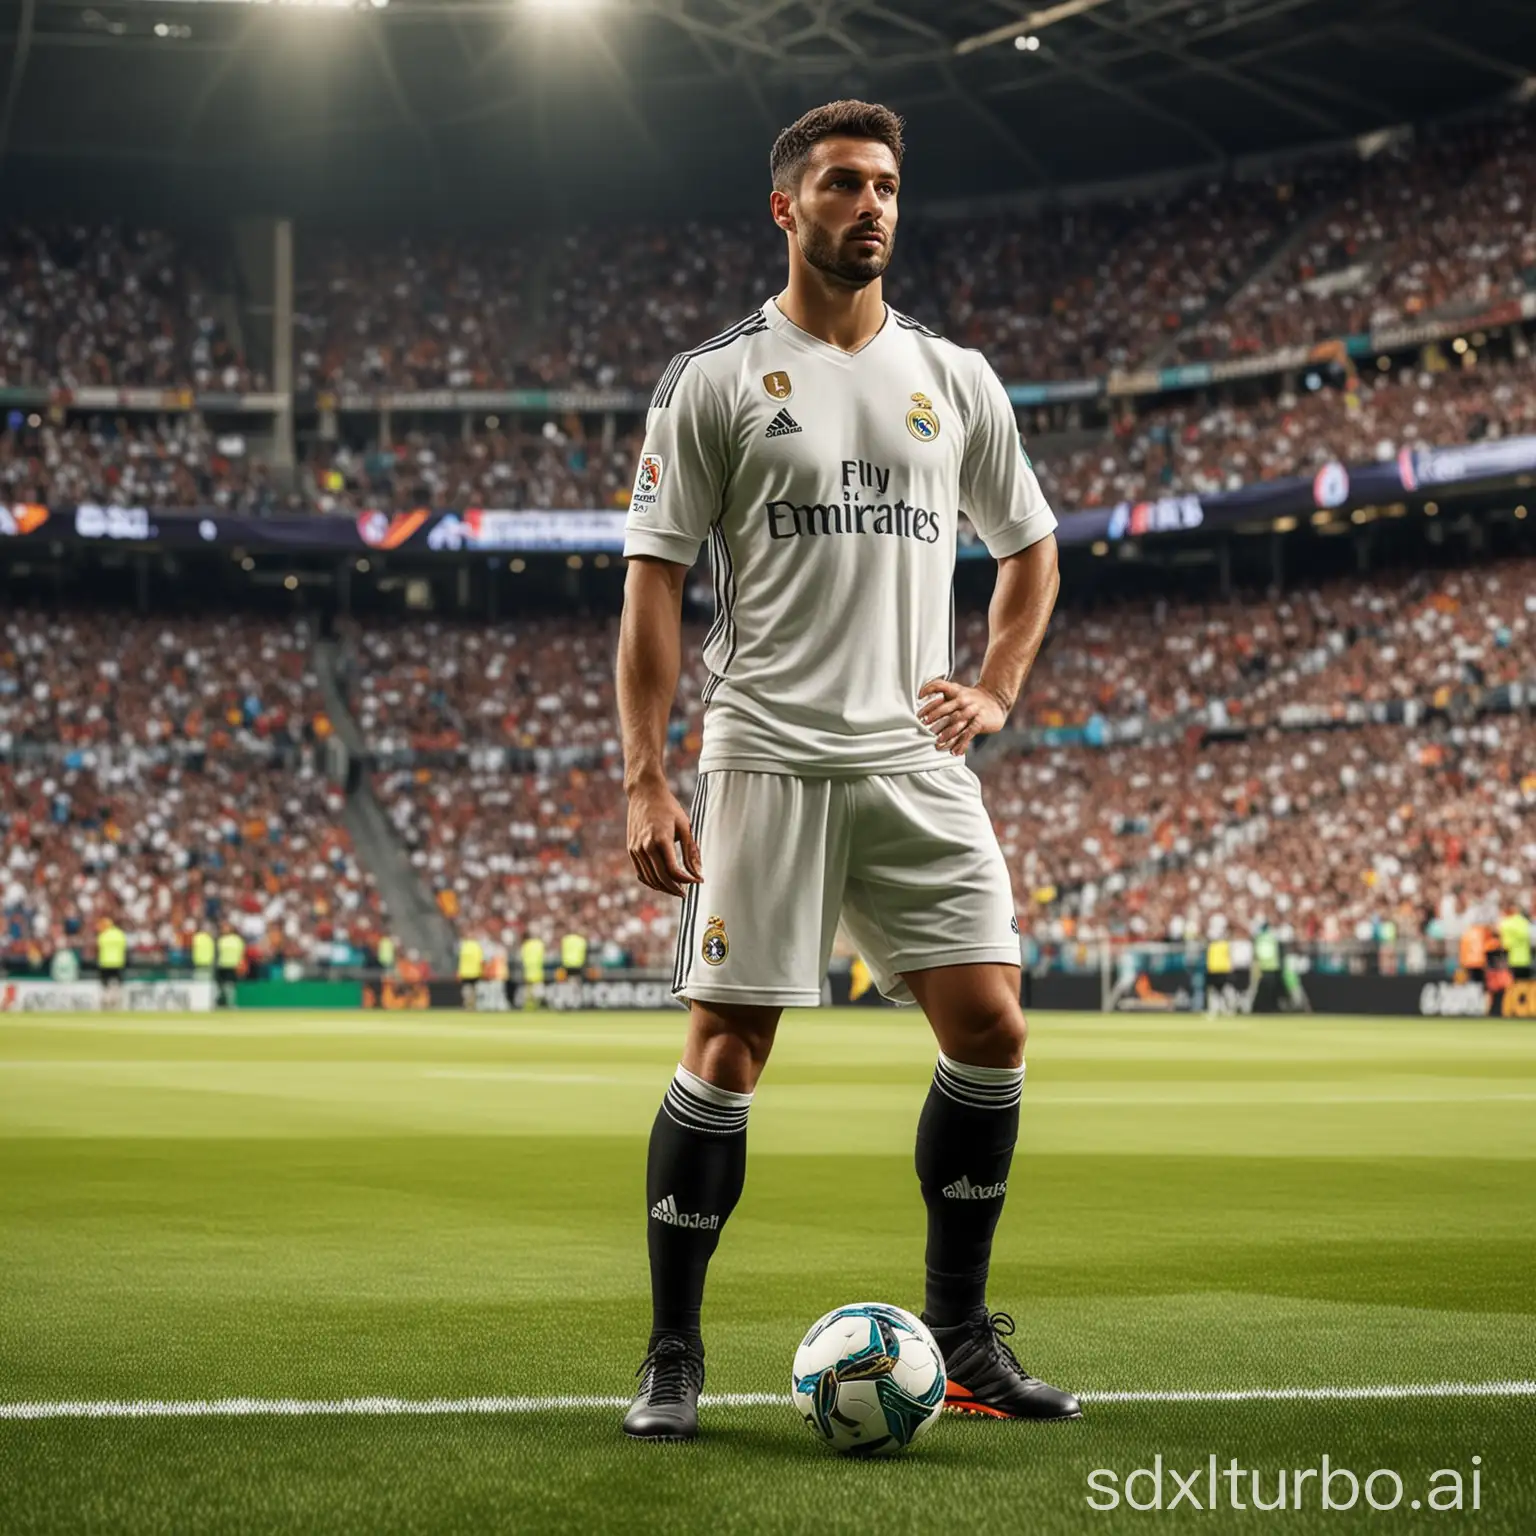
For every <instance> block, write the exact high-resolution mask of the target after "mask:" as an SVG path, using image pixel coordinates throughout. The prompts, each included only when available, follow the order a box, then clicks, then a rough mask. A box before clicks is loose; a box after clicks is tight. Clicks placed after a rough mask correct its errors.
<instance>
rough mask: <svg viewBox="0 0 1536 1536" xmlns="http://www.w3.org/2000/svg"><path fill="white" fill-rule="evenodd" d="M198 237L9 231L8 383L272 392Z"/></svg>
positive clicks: (1, 337) (1, 380)
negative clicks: (240, 335) (252, 363)
mask: <svg viewBox="0 0 1536 1536" xmlns="http://www.w3.org/2000/svg"><path fill="white" fill-rule="evenodd" d="M197 246H198V242H197V241H196V240H195V239H193V240H188V239H184V238H178V237H176V236H173V235H171V234H168V233H165V232H162V231H159V230H148V229H126V228H120V227H118V226H115V225H74V224H71V225H57V226H40V225H33V224H7V225H5V226H4V227H3V228H0V388H17V387H20V386H24V385H29V384H44V385H50V386H55V385H62V386H63V387H65V388H68V389H78V388H81V387H82V386H85V385H113V386H116V387H118V388H122V387H124V386H139V387H144V386H151V387H162V388H173V387H179V386H189V385H190V386H193V387H196V388H198V389H210V390H230V391H244V390H252V389H264V388H265V387H266V383H267V381H266V379H265V378H263V377H262V376H261V375H260V374H259V373H257V372H255V371H253V370H252V369H251V368H250V367H249V366H248V364H247V362H246V360H245V357H244V355H243V354H242V352H241V350H240V348H239V346H238V345H237V344H236V342H235V340H234V338H233V337H232V336H231V335H230V334H229V330H228V327H227V325H226V324H225V323H224V321H223V320H221V319H220V318H219V315H218V313H217V312H216V303H215V296H216V292H217V289H216V288H215V286H214V284H213V283H212V281H211V278H210V274H209V265H208V263H207V262H206V260H205V259H200V253H199V252H198V250H197Z"/></svg>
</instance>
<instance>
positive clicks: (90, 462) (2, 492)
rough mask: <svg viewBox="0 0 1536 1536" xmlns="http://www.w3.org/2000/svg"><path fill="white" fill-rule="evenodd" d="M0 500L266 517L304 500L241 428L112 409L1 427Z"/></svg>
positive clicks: (185, 416)
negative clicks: (286, 486) (278, 477)
mask: <svg viewBox="0 0 1536 1536" xmlns="http://www.w3.org/2000/svg"><path fill="white" fill-rule="evenodd" d="M0 501H12V502H41V503H42V504H44V505H49V506H59V505H65V506H67V505H71V504H76V503H80V502H95V503H97V504H104V503H116V504H117V505H120V506H130V507H151V508H157V507H210V508H217V509H219V510H220V511H225V512H246V513H254V514H258V515H260V514H264V513H269V512H278V511H284V510H299V509H303V508H305V507H307V506H308V502H307V500H306V499H305V498H304V497H302V496H300V495H297V494H295V493H293V492H291V491H284V490H282V489H280V488H279V487H278V486H277V485H276V484H275V483H274V477H273V474H272V472H271V470H270V469H269V468H268V466H267V465H266V464H265V463H264V462H263V461H262V460H261V459H259V458H257V457H255V456H254V455H253V454H252V453H251V452H250V451H249V447H248V444H247V443H246V440H245V437H244V435H243V434H241V433H239V432H217V431H214V430H212V429H211V428H209V426H208V425H207V423H206V421H205V420H204V418H203V417H202V416H200V415H197V414H194V413H191V412H188V413H185V414H180V415H175V416H160V417H154V416H118V417H96V418H86V419H82V418H79V417H72V418H69V419H67V420H66V421H65V422H63V423H62V424H57V425H56V424H55V423H53V422H52V421H50V420H45V419H43V418H42V417H38V424H37V426H36V427H31V426H27V425H25V423H23V424H22V425H21V426H18V427H15V428H13V429H12V430H11V431H9V432H0Z"/></svg>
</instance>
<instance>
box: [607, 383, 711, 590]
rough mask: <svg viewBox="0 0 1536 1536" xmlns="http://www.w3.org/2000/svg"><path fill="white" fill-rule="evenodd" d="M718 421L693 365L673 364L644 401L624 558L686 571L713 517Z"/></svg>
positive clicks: (708, 390)
mask: <svg viewBox="0 0 1536 1536" xmlns="http://www.w3.org/2000/svg"><path fill="white" fill-rule="evenodd" d="M724 486H725V413H724V411H723V410H722V408H721V405H720V398H719V396H718V394H717V393H716V392H715V387H714V385H712V384H711V383H710V381H709V380H708V379H707V378H706V377H705V375H704V371H703V369H702V368H700V367H699V365H698V364H697V363H696V362H685V361H684V360H683V359H681V358H679V359H677V360H676V361H674V363H673V364H672V367H671V368H670V369H668V371H667V374H666V376H664V377H663V379H662V383H661V386H660V387H659V388H658V389H657V391H656V394H655V397H654V398H653V399H652V401H651V409H650V414H649V415H648V416H647V417H646V422H645V446H644V447H643V448H642V449H641V450H640V464H639V467H638V468H637V469H636V471H635V488H634V490H633V492H632V493H631V495H630V499H629V516H628V518H626V520H625V523H624V554H625V556H626V557H628V556H631V555H651V556H654V557H655V558H656V559H658V560H670V561H672V562H673V563H674V564H677V565H692V564H693V562H694V561H695V560H696V559H697V558H698V553H699V545H700V544H702V543H703V542H704V540H705V538H706V537H707V536H708V534H709V526H710V524H711V523H713V522H714V520H715V518H716V517H717V516H718V515H719V512H720V504H721V496H722V493H723V490H724Z"/></svg>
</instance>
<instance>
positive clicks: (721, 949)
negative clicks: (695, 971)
mask: <svg viewBox="0 0 1536 1536" xmlns="http://www.w3.org/2000/svg"><path fill="white" fill-rule="evenodd" d="M699 949H700V952H701V953H702V954H703V956H704V963H705V964H706V965H724V964H725V957H726V956H727V955H728V954H730V952H731V941H730V940H729V939H728V938H726V936H725V919H724V918H723V917H712V918H710V920H709V922H708V923H707V924H705V927H704V942H703V943H702V944H701V945H700V946H699Z"/></svg>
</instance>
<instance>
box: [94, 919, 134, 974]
mask: <svg viewBox="0 0 1536 1536" xmlns="http://www.w3.org/2000/svg"><path fill="white" fill-rule="evenodd" d="M127 963H128V935H127V934H126V933H124V932H123V930H122V929H121V928H119V927H118V926H117V924H116V923H114V924H113V925H112V926H111V927H110V928H103V929H102V930H101V932H100V933H99V934H98V935H97V936H96V964H97V966H98V967H99V968H100V969H101V970H104V971H120V970H122V968H123V967H124V966H125V965H127Z"/></svg>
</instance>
